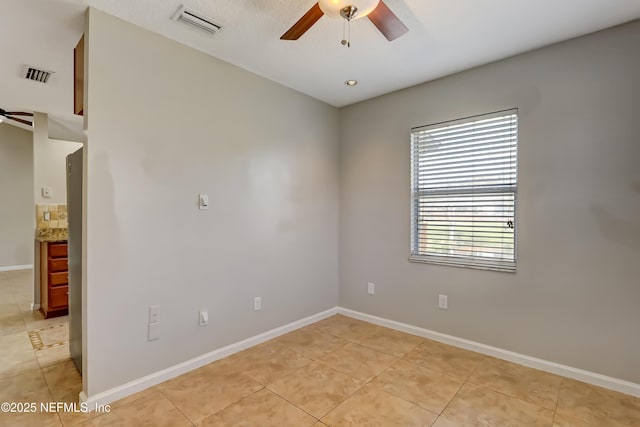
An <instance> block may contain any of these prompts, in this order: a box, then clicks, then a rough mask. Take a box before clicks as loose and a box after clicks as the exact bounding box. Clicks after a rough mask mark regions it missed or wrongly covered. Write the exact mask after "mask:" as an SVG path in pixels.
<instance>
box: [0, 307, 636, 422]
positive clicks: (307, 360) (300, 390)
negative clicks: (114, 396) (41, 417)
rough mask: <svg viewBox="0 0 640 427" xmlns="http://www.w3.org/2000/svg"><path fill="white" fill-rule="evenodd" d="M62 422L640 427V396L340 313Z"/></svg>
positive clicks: (25, 391)
mask: <svg viewBox="0 0 640 427" xmlns="http://www.w3.org/2000/svg"><path fill="white" fill-rule="evenodd" d="M65 363H67V364H68V363H70V362H65ZM59 367H60V372H59V373H58V374H56V375H58V376H59V379H58V380H59V381H60V380H62V376H63V368H65V367H67V366H66V365H65V364H64V363H63V364H61V365H59ZM68 368H69V369H68V372H67V373H68V374H72V372H71V371H72V369H71V368H72V367H71V366H69V367H68ZM47 375H48V373H47V371H46V370H43V371H42V373H40V372H39V371H35V372H31V373H27V374H23V375H22V376H20V377H17V376H16V377H12V379H11V380H12V381H13V385H12V388H13V389H14V390H16V391H17V390H19V388H21V392H22V394H21V395H20V396H33V398H32V400H36V399H38V398H40V395H37V394H36V393H37V392H38V390H39V387H40V385H38V384H39V383H41V382H42V381H43V378H42V376H44V380H47V381H48V379H47ZM49 376H51V374H50V373H49ZM16 379H21V381H22V382H21V383H18V382H17V381H16ZM5 381H6V380H5ZM66 381H67V390H68V391H71V390H73V392H74V393H75V394H76V396H77V391H78V390H77V389H76V388H75V387H74V386H73V385H71V381H70V378H67V379H66ZM2 388H3V389H4V383H3V387H2ZM17 396H18V395H17V394H16V397H17ZM51 397H53V398H54V399H56V400H58V399H65V398H66V397H67V396H66V395H64V394H57V393H56V392H55V389H54V388H51V396H49V395H46V396H44V398H46V399H50V398H51ZM50 421H51V424H46V425H60V422H59V421H57V420H53V419H52V420H50ZM61 422H62V424H63V425H65V426H68V425H84V426H105V425H117V426H129V425H130V426H138V425H154V426H159V425H165V426H181V425H184V426H192V425H196V426H232V425H243V426H260V427H264V426H305V425H308V426H313V425H315V426H323V425H328V426H343V425H358V426H430V425H433V426H437V427H451V426H470V425H490V426H554V427H564V426H576V427H577V426H580V427H589V426H598V427H601V426H611V427H614V426H638V425H640V399H638V398H634V397H631V396H627V395H624V394H620V393H616V392H613V391H609V390H605V389H602V388H599V387H595V386H591V385H588V384H584V383H580V382H577V381H574V380H570V379H566V378H562V377H559V376H556V375H552V374H549V373H546V372H542V371H538V370H535V369H531V368H527V367H524V366H520V365H516V364H513V363H509V362H505V361H502V360H498V359H495V358H491V357H488V356H484V355H481V354H478V353H474V352H470V351H467V350H463V349H459V348H456V347H452V346H449V345H445V344H441V343H438V342H435V341H431V340H427V339H423V338H420V337H417V336H413V335H409V334H405V333H402V332H398V331H394V330H391V329H387V328H383V327H380V326H376V325H372V324H369V323H366V322H362V321H359V320H355V319H352V318H349V317H345V316H341V315H337V316H333V317H331V318H328V319H326V320H323V321H320V322H317V323H315V324H312V325H310V326H307V327H304V328H302V329H298V330H296V331H294V332H291V333H289V334H286V335H283V336H281V337H278V338H276V339H273V340H271V341H268V342H265V343H263V344H260V345H258V346H255V347H253V348H250V349H248V350H245V351H243V352H240V353H237V354H235V355H232V356H230V357H227V358H224V359H221V360H219V361H217V362H214V363H211V364H209V365H206V366H204V367H202V368H199V369H197V370H195V371H192V372H189V373H187V374H185V375H181V376H179V377H176V378H174V379H172V380H170V381H167V382H164V383H162V384H159V385H157V386H155V387H152V388H150V389H147V390H145V391H143V392H140V393H137V394H135V395H132V396H129V397H127V398H125V399H123V400H121V401H118V402H115V403H114V404H113V405H112V406H111V412H110V413H107V414H97V413H91V414H73V415H72V416H69V414H61ZM12 425H19V423H18V424H15V423H14V424H12ZM42 425H45V424H42Z"/></svg>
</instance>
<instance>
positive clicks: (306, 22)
mask: <svg viewBox="0 0 640 427" xmlns="http://www.w3.org/2000/svg"><path fill="white" fill-rule="evenodd" d="M322 15H324V12H323V11H322V10H321V9H320V5H319V4H318V3H316V4H315V5H314V6H313V7H312V8H311V9H309V11H308V12H307V13H305V14H304V16H303V17H302V18H300V19H299V20H298V22H296V23H295V24H293V27H291V28H289V30H288V31H287V32H286V33H284V34H283V35H282V37H280V40H298V39H299V38H300V36H302V35H303V34H304V33H306V32H307V31H308V30H309V28H311V27H312V26H313V24H315V23H316V22H317V21H318V19H320V18H322Z"/></svg>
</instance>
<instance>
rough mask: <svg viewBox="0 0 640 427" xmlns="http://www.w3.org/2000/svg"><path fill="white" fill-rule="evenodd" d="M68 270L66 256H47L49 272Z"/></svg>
mask: <svg viewBox="0 0 640 427" xmlns="http://www.w3.org/2000/svg"><path fill="white" fill-rule="evenodd" d="M68 270H69V265H68V263H67V258H49V273H57V272H60V271H65V272H66V271H68Z"/></svg>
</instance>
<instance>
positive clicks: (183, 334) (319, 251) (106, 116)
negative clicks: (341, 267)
mask: <svg viewBox="0 0 640 427" xmlns="http://www.w3.org/2000/svg"><path fill="white" fill-rule="evenodd" d="M88 30H89V32H88V35H85V37H86V39H85V43H88V53H89V54H88V72H87V76H88V83H87V84H88V92H87V102H88V103H87V104H85V105H86V107H87V108H86V110H85V112H86V114H87V116H86V118H87V132H88V144H87V145H86V151H85V155H86V157H85V160H86V163H85V165H86V169H85V170H86V174H87V176H86V182H85V184H86V187H85V188H86V191H87V195H88V197H87V199H86V212H85V213H86V221H87V223H86V233H85V237H86V242H85V243H86V244H85V250H86V265H85V266H84V269H85V274H86V277H85V285H86V291H87V292H86V298H87V303H86V314H87V325H86V328H87V330H88V331H89V336H88V339H87V340H86V341H87V343H86V345H87V352H88V354H87V353H85V354H84V357H85V360H89V365H88V370H87V371H88V372H85V378H84V380H85V388H84V391H85V392H86V393H87V394H88V395H89V396H92V395H95V394H96V393H99V392H101V391H104V390H106V389H109V388H111V387H114V386H118V385H121V384H123V383H125V382H127V381H130V380H134V379H137V378H139V377H142V376H144V375H146V374H150V373H153V372H156V371H159V370H161V369H163V368H167V367H169V366H172V365H174V364H176V363H179V362H183V361H185V360H188V359H190V358H193V357H195V356H199V355H202V354H204V353H207V352H209V351H212V350H214V349H217V348H220V347H223V346H225V345H228V344H230V343H234V342H237V341H240V340H242V339H245V338H248V337H251V336H253V335H256V334H258V333H261V332H264V331H267V330H269V329H272V328H274V327H277V326H280V325H283V324H286V323H289V322H292V321H295V320H299V319H301V318H304V317H306V316H309V315H312V314H316V313H318V312H320V311H323V310H326V309H329V308H331V307H334V306H335V305H336V302H337V299H338V297H337V292H338V290H337V285H338V267H337V263H338V258H337V248H338V238H337V229H338V158H337V156H338V111H337V110H336V109H335V108H332V107H330V106H328V105H326V104H324V103H321V102H319V101H316V100H314V99H312V98H310V97H308V96H305V95H302V94H300V93H298V92H295V91H293V90H291V89H287V88H285V87H283V86H280V85H278V84H276V83H273V82H271V81H268V80H266V79H264V78H261V77H258V76H256V75H255V74H251V73H249V72H246V71H243V70H241V69H239V68H237V67H235V66H232V65H230V64H228V63H224V62H222V61H219V60H216V59H213V58H211V57H209V56H207V55H204V54H202V53H200V52H197V51H195V50H192V49H189V48H187V47H184V46H182V45H179V44H177V43H175V42H173V41H169V40H167V39H165V38H162V37H160V36H158V35H156V34H153V33H150V32H148V31H145V30H143V29H141V28H139V27H136V26H134V25H131V24H128V23H125V22H124V21H120V20H118V19H115V18H113V17H111V16H109V15H106V14H104V13H102V12H99V11H97V10H95V9H90V10H89V28H88ZM149 70H153V72H149ZM201 192H202V193H208V195H209V202H210V208H209V210H208V211H200V210H198V209H197V204H196V202H197V198H198V193H201ZM256 296H261V297H262V310H261V311H259V312H254V311H253V298H254V297H256ZM152 304H158V305H160V307H161V308H160V319H161V320H160V323H161V338H160V340H158V341H154V342H147V318H148V311H147V310H148V307H149V306H150V305H152ZM201 308H208V309H209V316H210V318H209V326H207V327H199V326H198V311H199V309H201Z"/></svg>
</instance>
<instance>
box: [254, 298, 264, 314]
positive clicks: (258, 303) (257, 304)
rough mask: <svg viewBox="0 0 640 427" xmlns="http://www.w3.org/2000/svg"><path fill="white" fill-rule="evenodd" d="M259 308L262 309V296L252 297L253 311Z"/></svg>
mask: <svg viewBox="0 0 640 427" xmlns="http://www.w3.org/2000/svg"><path fill="white" fill-rule="evenodd" d="M260 310H262V298H261V297H255V298H254V299H253V311H260Z"/></svg>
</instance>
